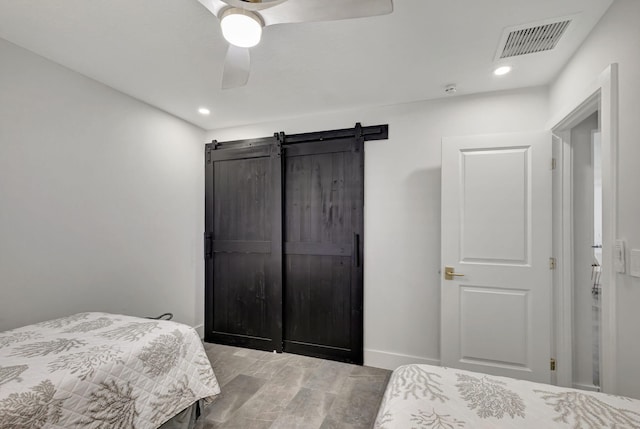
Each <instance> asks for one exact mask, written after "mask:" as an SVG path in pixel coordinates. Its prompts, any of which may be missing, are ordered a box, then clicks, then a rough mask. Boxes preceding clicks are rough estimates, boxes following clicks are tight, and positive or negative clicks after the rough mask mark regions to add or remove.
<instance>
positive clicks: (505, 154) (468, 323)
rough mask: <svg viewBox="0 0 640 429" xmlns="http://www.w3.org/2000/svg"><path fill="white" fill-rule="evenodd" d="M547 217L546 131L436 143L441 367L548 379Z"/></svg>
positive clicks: (548, 144)
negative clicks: (448, 272)
mask: <svg viewBox="0 0 640 429" xmlns="http://www.w3.org/2000/svg"><path fill="white" fill-rule="evenodd" d="M551 216H552V212H551V133H550V132H533V133H519V134H495V135H483V136H467V137H450V138H444V139H443V140H442V264H443V268H442V274H443V275H442V277H441V278H442V280H441V282H442V283H441V291H442V309H441V311H442V313H441V314H442V326H441V329H442V332H441V361H442V365H443V366H448V367H454V368H462V369H468V370H472V371H480V372H485V373H489V374H495V375H504V376H508V377H515V378H521V379H526V380H533V381H539V382H546V383H548V382H550V380H551V372H550V368H549V359H550V357H551V318H552V307H551V284H552V283H551V282H552V277H551V271H550V269H549V257H550V256H551V251H552V248H551V238H552V231H551V227H552V222H551V221H552V218H551ZM445 266H450V267H453V268H454V270H455V273H456V274H462V275H463V276H455V277H454V278H453V280H446V279H445V277H444V273H445Z"/></svg>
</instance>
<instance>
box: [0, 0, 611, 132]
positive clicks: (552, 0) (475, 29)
mask: <svg viewBox="0 0 640 429" xmlns="http://www.w3.org/2000/svg"><path fill="white" fill-rule="evenodd" d="M288 1H296V0H288ZM319 1H322V0H319ZM611 2H612V0H561V1H559V0H439V1H435V0H395V1H394V9H395V10H394V12H393V13H392V14H390V15H385V16H379V17H372V18H363V19H355V20H346V21H336V22H321V23H302V24H285V25H274V26H270V27H267V28H265V32H264V35H263V40H262V42H261V43H260V45H258V46H257V47H255V48H252V50H251V55H252V70H251V76H250V78H249V83H248V85H247V86H246V87H243V88H236V89H230V90H225V91H222V90H221V89H220V81H221V75H222V63H223V59H224V56H225V52H226V42H225V41H224V39H223V38H222V35H221V33H220V29H219V26H218V21H217V19H216V18H215V17H214V16H213V15H211V14H210V13H209V12H208V11H207V10H206V9H205V8H204V7H203V6H202V5H201V4H200V3H199V2H198V1H197V0H106V1H105V0H47V1H44V0H0V37H2V38H4V39H6V40H9V41H10V42H13V43H15V44H17V45H19V46H22V47H24V48H26V49H29V50H31V51H33V52H36V53H37V54H40V55H42V56H44V57H47V58H49V59H51V60H53V61H55V62H58V63H60V64H62V65H64V66H66V67H69V68H71V69H73V70H76V71H78V72H80V73H82V74H84V75H87V76H89V77H91V78H93V79H95V80H97V81H100V82H103V83H105V84H106V85H109V86H111V87H113V88H115V89H117V90H119V91H122V92H124V93H126V94H129V95H131V96H133V97H136V98H138V99H140V100H143V101H145V102H147V103H149V104H151V105H153V106H156V107H158V108H160V109H162V110H165V111H167V112H170V113H172V114H174V115H176V116H178V117H180V118H183V119H185V120H187V121H189V122H191V123H194V124H197V125H199V126H201V127H203V128H205V129H213V128H221V127H228V126H233V125H239V124H245V123H254V122H262V121H267V120H273V119H278V118H283V117H292V116H298V115H301V114H312V113H319V112H325V111H331V110H340V109H347V108H353V107H358V106H368V105H381V104H393V103H399V102H408V101H416V100H422V99H430V98H437V97H443V96H444V88H445V86H446V85H447V84H450V83H456V84H457V85H458V94H469V93H477V92H486V91H494V90H502V89H511V88H519V87H527V86H535V85H542V84H546V83H549V82H550V80H551V79H553V77H554V76H555V75H556V74H557V73H558V72H559V70H560V69H561V68H562V66H563V65H564V64H565V63H566V61H567V60H568V59H569V57H570V56H571V54H572V53H573V52H574V51H575V50H576V48H577V47H578V46H579V45H580V43H581V42H582V41H583V40H584V38H585V37H586V35H587V34H588V33H589V31H591V29H592V28H593V26H594V25H595V23H596V22H597V21H598V19H599V18H600V17H601V16H602V14H603V13H604V12H605V11H606V9H607V8H608V7H609V5H610V4H611ZM576 14H577V15H576ZM568 15H576V17H575V19H574V22H573V23H572V25H571V26H570V27H569V29H568V30H567V32H566V33H565V36H564V37H563V38H562V39H561V40H560V43H559V44H558V47H557V48H556V49H555V50H553V51H551V52H547V53H541V54H533V55H528V56H526V57H520V58H519V59H517V60H514V61H510V64H512V65H513V66H514V70H513V71H512V73H510V74H509V75H507V76H504V77H502V78H498V77H495V76H493V75H492V73H491V72H492V70H493V69H494V68H495V66H496V64H497V63H496V62H494V57H495V54H496V50H497V47H498V43H499V40H500V37H501V35H502V33H503V30H504V29H505V28H507V27H511V26H515V25H520V24H527V23H530V22H535V21H540V20H544V19H548V18H555V17H564V16H568ZM0 63H1V59H0ZM201 106H206V107H208V108H209V109H211V112H212V113H211V115H210V116H209V117H203V116H201V115H199V114H198V113H197V109H198V107H201Z"/></svg>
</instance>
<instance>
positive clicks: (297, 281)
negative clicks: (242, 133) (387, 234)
mask: <svg viewBox="0 0 640 429" xmlns="http://www.w3.org/2000/svg"><path fill="white" fill-rule="evenodd" d="M387 135H388V127H387V126H386V125H381V126H373V127H362V126H360V124H356V126H355V127H354V128H351V129H343V130H332V131H322V132H316V133H305V134H293V135H287V134H285V133H276V134H274V135H273V136H272V137H265V138H259V139H251V140H238V141H231V142H216V141H214V142H212V143H210V144H207V145H206V148H205V160H206V165H205V180H206V185H205V229H206V232H205V341H207V342H216V343H222V344H229V345H236V346H243V347H250V348H255V349H261V350H269V351H275V352H283V351H285V352H290V353H297V354H303V355H308V356H315V357H321V358H327V359H333V360H339V361H344V362H352V363H357V364H362V361H363V351H362V340H363V332H362V331H363V265H362V256H363V255H362V251H363V243H364V241H363V240H364V237H363V221H364V218H363V214H364V213H363V210H364V142H365V141H366V140H380V139H386V138H387Z"/></svg>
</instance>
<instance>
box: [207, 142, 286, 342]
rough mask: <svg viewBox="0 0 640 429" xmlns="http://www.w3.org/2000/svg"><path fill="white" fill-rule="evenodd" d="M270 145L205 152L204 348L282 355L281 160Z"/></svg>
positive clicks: (274, 148)
mask: <svg viewBox="0 0 640 429" xmlns="http://www.w3.org/2000/svg"><path fill="white" fill-rule="evenodd" d="M271 140H274V139H266V141H265V142H264V143H267V144H264V145H260V146H257V147H251V148H240V149H217V150H214V148H213V147H208V148H207V152H206V157H207V161H206V162H207V165H206V167H207V168H206V170H205V171H206V181H207V183H206V196H205V204H206V213H207V215H206V219H205V224H206V230H207V234H206V236H205V239H206V244H205V246H206V250H205V253H206V254H207V255H206V257H207V259H206V264H207V267H206V270H205V271H206V274H205V277H206V279H205V281H206V285H207V287H206V288H205V301H206V304H205V305H206V310H205V311H206V318H205V323H206V326H205V331H206V332H205V339H206V341H209V342H217V343H223V344H230V345H238V346H245V347H251V348H257V349H262V350H276V351H282V322H281V321H282V317H281V314H282V226H281V225H282V224H281V222H280V219H281V217H282V182H281V179H282V160H281V157H280V153H279V150H278V146H276V145H271V144H268V143H270V141H271ZM208 146H209V145H208Z"/></svg>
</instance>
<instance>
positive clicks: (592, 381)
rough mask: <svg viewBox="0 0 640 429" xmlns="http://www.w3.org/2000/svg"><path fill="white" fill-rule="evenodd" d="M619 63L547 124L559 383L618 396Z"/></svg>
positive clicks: (555, 343) (556, 375) (557, 379)
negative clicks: (551, 171) (550, 137)
mask: <svg viewBox="0 0 640 429" xmlns="http://www.w3.org/2000/svg"><path fill="white" fill-rule="evenodd" d="M617 90H618V89H617V66H616V65H615V64H613V65H611V66H609V67H608V68H607V69H606V70H605V71H604V72H603V73H602V74H601V75H600V77H599V78H598V80H597V81H596V82H595V83H594V84H593V85H592V86H591V87H590V88H589V89H588V91H587V92H585V93H584V96H582V97H579V98H578V99H577V100H576V101H575V103H574V104H573V105H572V108H571V109H569V110H567V113H566V114H564V115H562V116H561V117H560V118H561V119H560V120H558V121H555V122H553V123H552V126H551V127H550V128H551V129H552V131H553V157H554V162H553V165H554V167H555V171H554V174H553V252H554V258H555V259H556V270H555V271H554V275H553V277H554V278H553V280H554V285H555V287H554V297H553V301H554V319H555V320H554V326H555V329H554V336H555V341H554V348H555V350H554V351H555V355H556V361H557V363H558V365H557V370H556V373H555V378H556V379H555V382H556V384H557V385H559V386H565V387H574V388H580V389H586V390H595V391H598V390H599V391H604V392H607V393H615V380H616V372H615V353H616V321H615V315H616V311H615V304H616V303H615V297H616V292H615V287H616V283H615V271H614V269H613V268H614V264H613V243H614V241H615V237H616V222H615V220H616V207H617V204H616V194H617V193H616V182H617V179H616V177H617V155H616V154H617Z"/></svg>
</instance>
